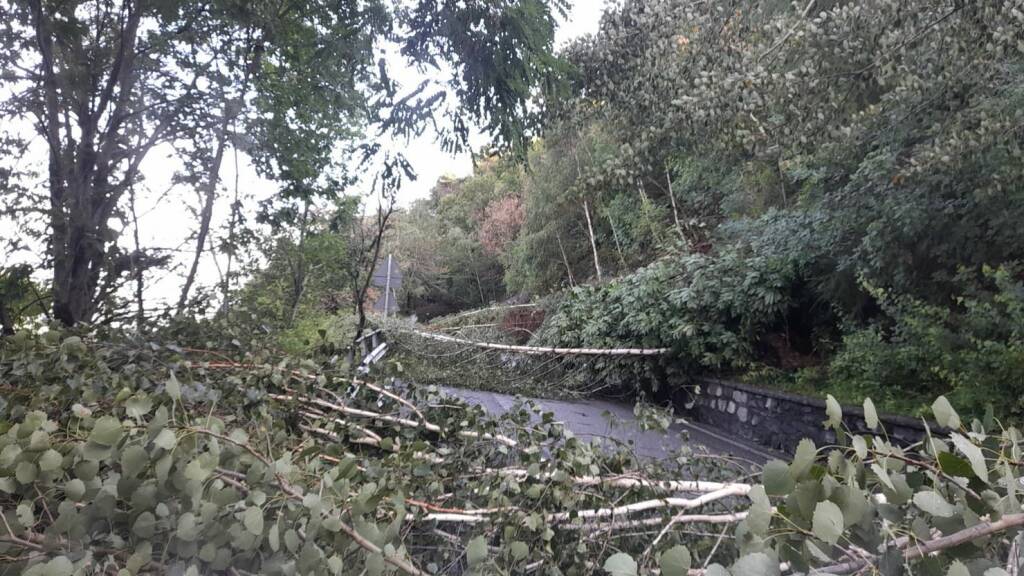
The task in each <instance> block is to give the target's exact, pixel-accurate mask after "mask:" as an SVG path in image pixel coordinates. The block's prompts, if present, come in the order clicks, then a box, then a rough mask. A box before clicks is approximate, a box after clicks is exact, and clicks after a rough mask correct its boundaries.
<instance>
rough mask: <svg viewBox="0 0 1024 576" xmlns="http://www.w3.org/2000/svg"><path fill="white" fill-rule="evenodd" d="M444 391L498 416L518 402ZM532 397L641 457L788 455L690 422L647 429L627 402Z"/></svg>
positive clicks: (581, 429)
mask: <svg viewBox="0 0 1024 576" xmlns="http://www.w3.org/2000/svg"><path fill="white" fill-rule="evenodd" d="M442 390H443V391H444V392H445V393H447V394H449V395H452V396H455V397H457V398H460V399H462V400H464V401H465V402H467V403H469V404H474V405H478V406H481V407H482V408H483V409H484V410H486V411H487V412H489V413H491V414H495V415H498V414H503V413H505V412H506V411H508V410H510V409H511V408H512V407H513V406H514V405H515V404H516V402H517V398H516V397H515V396H512V395H509V394H500V393H497V392H485V391H482V390H467V389H464V388H452V387H443V388H442ZM532 400H533V401H534V402H535V403H537V404H538V405H540V407H541V408H542V409H543V410H545V411H548V412H552V413H553V414H554V416H555V420H556V421H560V422H563V423H564V424H565V427H566V428H567V429H569V430H571V431H572V432H573V434H575V435H576V436H577V437H578V438H582V439H587V440H592V439H600V440H605V441H610V440H608V439H610V438H614V439H615V440H616V441H617V442H632V444H633V446H634V450H635V451H636V453H637V455H638V456H641V457H646V458H668V457H670V456H671V455H672V453H673V452H675V451H676V450H677V449H678V448H680V447H682V446H684V445H689V446H690V447H692V448H695V449H698V448H699V447H700V446H703V447H704V448H706V449H707V451H708V452H709V453H712V454H718V455H722V456H732V457H734V458H735V459H737V460H739V461H743V462H746V463H748V464H749V465H751V466H760V465H762V464H764V463H765V462H767V461H768V460H770V459H772V458H783V457H784V456H783V455H781V454H779V453H777V452H774V451H772V450H770V449H768V448H764V447H762V446H757V445H753V444H749V443H746V442H742V441H740V440H737V439H733V438H730V437H729V436H728V435H727V434H726V433H724V432H720V431H717V430H715V429H713V428H709V427H707V426H704V425H701V424H696V423H693V422H689V421H686V422H683V423H677V424H673V425H672V427H671V428H670V429H669V431H668V433H667V434H663V433H661V432H658V431H654V430H648V431H644V430H642V429H641V428H640V427H639V425H638V424H637V422H636V417H635V416H634V415H633V407H632V406H630V405H627V404H624V403H619V402H614V401H610V400H600V399H586V400H543V399H539V398H533V399H532ZM609 414H610V415H611V416H612V417H611V418H610V417H609V416H608V415H609ZM613 422H614V424H613Z"/></svg>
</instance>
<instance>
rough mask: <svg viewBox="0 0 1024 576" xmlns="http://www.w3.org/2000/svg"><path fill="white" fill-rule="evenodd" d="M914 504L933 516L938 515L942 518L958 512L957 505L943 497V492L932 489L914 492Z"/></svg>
mask: <svg viewBox="0 0 1024 576" xmlns="http://www.w3.org/2000/svg"><path fill="white" fill-rule="evenodd" d="M914 505H915V506H917V507H918V508H920V509H921V510H924V511H925V512H927V513H929V514H931V515H932V516H938V517H940V518H949V517H951V516H953V514H955V513H956V507H955V506H953V505H952V504H950V503H949V502H946V499H945V498H943V497H942V494H939V493H938V492H934V491H932V490H927V491H925V492H918V493H917V494H914Z"/></svg>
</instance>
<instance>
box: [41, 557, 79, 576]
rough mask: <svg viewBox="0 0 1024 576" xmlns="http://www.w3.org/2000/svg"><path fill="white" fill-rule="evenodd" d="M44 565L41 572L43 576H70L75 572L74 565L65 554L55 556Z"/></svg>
mask: <svg viewBox="0 0 1024 576" xmlns="http://www.w3.org/2000/svg"><path fill="white" fill-rule="evenodd" d="M44 566H45V567H44V568H43V571H42V572H41V574H43V575H44V576H71V575H72V574H74V573H75V566H74V564H72V563H71V560H70V559H69V558H68V557H67V556H57V557H56V558H53V559H52V560H50V561H49V562H47V563H46V564H45V565H44Z"/></svg>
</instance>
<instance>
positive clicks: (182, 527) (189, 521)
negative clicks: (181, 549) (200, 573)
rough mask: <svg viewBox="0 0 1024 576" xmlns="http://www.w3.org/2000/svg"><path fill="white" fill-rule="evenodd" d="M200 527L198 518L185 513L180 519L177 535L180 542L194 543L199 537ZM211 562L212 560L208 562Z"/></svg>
mask: <svg viewBox="0 0 1024 576" xmlns="http://www.w3.org/2000/svg"><path fill="white" fill-rule="evenodd" d="M199 531H200V530H199V526H198V524H196V516H195V514H193V513H191V512H185V513H184V514H182V515H181V516H179V517H178V531H177V532H176V533H175V536H177V537H178V538H179V539H180V540H183V541H185V542H194V541H195V539H196V538H198V537H199ZM207 562H210V560H207Z"/></svg>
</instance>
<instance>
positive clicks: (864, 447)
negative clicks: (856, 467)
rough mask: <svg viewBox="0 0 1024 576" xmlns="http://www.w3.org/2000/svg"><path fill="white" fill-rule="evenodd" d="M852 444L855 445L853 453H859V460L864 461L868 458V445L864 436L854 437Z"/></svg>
mask: <svg viewBox="0 0 1024 576" xmlns="http://www.w3.org/2000/svg"><path fill="white" fill-rule="evenodd" d="M851 443H852V444H853V451H854V452H856V453H857V457H858V458H860V459H861V460H863V459H865V458H867V457H868V443H867V440H864V437H863V436H860V435H857V436H854V437H853V439H852V440H851Z"/></svg>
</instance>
